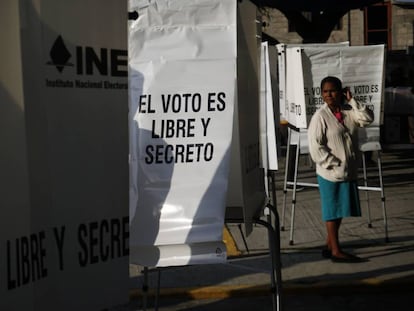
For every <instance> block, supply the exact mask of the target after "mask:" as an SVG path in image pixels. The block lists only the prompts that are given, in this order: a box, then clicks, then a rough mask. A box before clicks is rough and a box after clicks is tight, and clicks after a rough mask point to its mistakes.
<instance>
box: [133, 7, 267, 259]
mask: <svg viewBox="0 0 414 311" xmlns="http://www.w3.org/2000/svg"><path fill="white" fill-rule="evenodd" d="M129 5H130V7H129V11H130V12H132V11H135V12H137V16H138V18H137V19H136V20H131V21H130V22H129V26H128V32H129V81H130V92H129V103H130V116H129V120H130V176H131V182H130V227H131V236H130V245H131V254H130V258H131V262H132V263H136V264H140V265H143V266H148V267H159V266H173V265H186V264H202V263H217V262H224V261H225V260H226V249H225V245H224V243H223V242H222V233H223V226H224V222H225V214H226V210H227V209H228V208H230V209H232V212H233V211H235V212H236V213H237V217H239V219H241V221H244V222H245V223H246V224H247V226H248V227H249V228H250V229H249V230H251V226H252V221H253V220H252V218H253V216H254V215H256V214H257V213H258V212H259V210H260V209H263V207H264V204H265V203H264V202H265V188H264V177H263V176H264V174H263V168H262V167H261V165H260V161H261V159H260V142H259V139H260V134H259V116H258V113H259V77H258V72H259V60H260V50H259V48H260V36H256V32H257V22H256V20H257V10H256V7H255V6H254V5H253V4H252V3H250V2H249V1H244V2H243V3H240V4H238V3H237V2H236V1H232V0H226V1H218V0H217V1H210V0H197V1H153V2H148V1H130V2H129Z"/></svg>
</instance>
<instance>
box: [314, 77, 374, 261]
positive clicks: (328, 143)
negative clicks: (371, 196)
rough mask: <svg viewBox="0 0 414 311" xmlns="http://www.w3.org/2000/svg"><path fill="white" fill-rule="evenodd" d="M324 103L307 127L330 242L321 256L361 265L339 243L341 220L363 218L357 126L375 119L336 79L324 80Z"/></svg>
mask: <svg viewBox="0 0 414 311" xmlns="http://www.w3.org/2000/svg"><path fill="white" fill-rule="evenodd" d="M321 91H322V98H323V100H324V104H323V105H322V107H321V108H320V109H319V110H318V111H316V112H315V114H314V115H313V116H312V119H311V121H310V124H309V128H308V140H309V152H310V156H311V158H312V160H313V161H314V162H315V164H316V174H317V179H318V184H319V192H320V197H321V205H322V219H323V220H324V221H325V223H326V230H327V241H326V244H327V246H326V249H323V250H322V256H324V257H325V258H330V259H331V260H332V261H333V262H359V261H361V259H360V258H359V257H357V256H354V255H351V254H348V253H345V252H344V251H343V250H342V249H341V247H340V244H339V237H338V234H339V227H340V225H341V221H342V218H344V217H350V216H361V208H360V202H359V194H358V184H357V179H358V164H359V161H358V158H359V157H358V153H359V149H358V127H365V126H367V125H369V124H370V123H372V121H373V120H374V113H373V111H372V110H370V109H369V108H368V107H367V106H365V105H363V104H360V103H358V102H356V101H355V99H353V98H352V94H351V92H350V90H349V88H346V89H342V82H341V80H339V79H338V78H337V77H332V76H328V77H326V78H324V79H323V80H322V81H321Z"/></svg>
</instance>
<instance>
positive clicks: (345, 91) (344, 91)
mask: <svg viewBox="0 0 414 311" xmlns="http://www.w3.org/2000/svg"><path fill="white" fill-rule="evenodd" d="M348 90H349V88H348V87H344V88H343V89H342V94H344V96H345V97H346V93H347V92H348Z"/></svg>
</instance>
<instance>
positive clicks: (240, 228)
mask: <svg viewBox="0 0 414 311" xmlns="http://www.w3.org/2000/svg"><path fill="white" fill-rule="evenodd" d="M237 227H238V228H239V232H240V235H241V237H242V240H243V244H244V247H245V248H246V252H247V253H248V254H249V253H250V251H249V247H248V245H247V241H246V238H245V237H244V233H243V230H242V225H241V224H238V225H237Z"/></svg>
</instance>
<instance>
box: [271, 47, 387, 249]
mask: <svg viewBox="0 0 414 311" xmlns="http://www.w3.org/2000/svg"><path fill="white" fill-rule="evenodd" d="M278 49H279V54H284V55H285V56H284V57H282V56H279V58H278V59H279V60H280V61H282V62H284V63H283V64H281V65H280V66H279V70H280V69H282V70H284V72H282V73H280V76H281V77H282V78H283V77H285V79H286V81H282V83H281V87H283V88H284V90H285V93H284V94H285V95H284V97H283V99H284V101H283V103H284V107H283V104H282V105H281V107H282V108H281V111H280V113H281V116H283V118H284V119H286V120H287V121H288V122H289V124H290V125H291V129H290V130H289V136H288V137H289V138H288V146H287V148H288V149H287V157H286V166H285V182H284V203H283V205H284V208H283V213H282V229H283V227H284V214H285V204H286V192H287V187H286V186H287V185H290V186H293V197H292V216H291V226H290V227H291V228H290V229H291V234H290V243H291V244H293V227H294V222H293V219H294V207H295V203H296V186H311V187H317V186H318V185H317V184H311V183H303V182H300V181H298V180H297V174H298V171H297V166H298V158H299V155H300V154H308V152H309V151H308V144H307V126H308V123H309V121H310V118H311V117H312V115H313V113H314V112H315V111H316V110H317V109H319V108H320V107H321V105H323V100H322V94H321V89H320V82H321V80H322V79H323V78H324V77H326V76H336V77H338V78H339V79H341V81H342V84H343V86H344V87H349V88H350V90H351V92H352V94H353V97H354V98H355V99H356V100H357V101H359V102H361V103H363V104H366V105H368V106H369V107H370V108H371V109H372V110H373V111H374V116H375V119H374V121H373V123H372V124H371V125H369V126H368V127H367V128H361V129H360V132H359V148H360V151H362V152H363V153H364V152H368V151H376V152H378V153H379V152H380V151H381V145H380V125H381V124H382V123H383V110H384V109H383V106H384V81H385V73H384V70H385V69H384V68H385V47H384V45H372V46H348V45H347V44H346V43H340V44H327V45H324V44H320V45H315V44H313V45H300V46H293V45H291V46H284V45H282V46H279V47H278ZM288 81H295V83H289V82H288ZM291 146H295V147H296V152H295V153H296V154H295V157H294V159H295V161H294V163H293V170H294V176H293V180H291V181H287V179H288V177H287V172H288V171H289V166H292V163H290V161H289V160H290V147H291ZM380 161H381V160H380V157H378V174H379V179H380V187H370V186H368V184H367V177H366V166H365V157H363V172H364V185H361V186H359V189H360V190H366V191H369V190H373V191H380V192H381V198H382V208H383V216H384V225H385V236H386V240H387V239H388V237H387V223H386V213H385V205H384V201H385V197H384V190H383V185H382V172H381V162H380ZM366 194H367V204H368V222H369V225H370V212H369V199H368V193H366Z"/></svg>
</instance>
